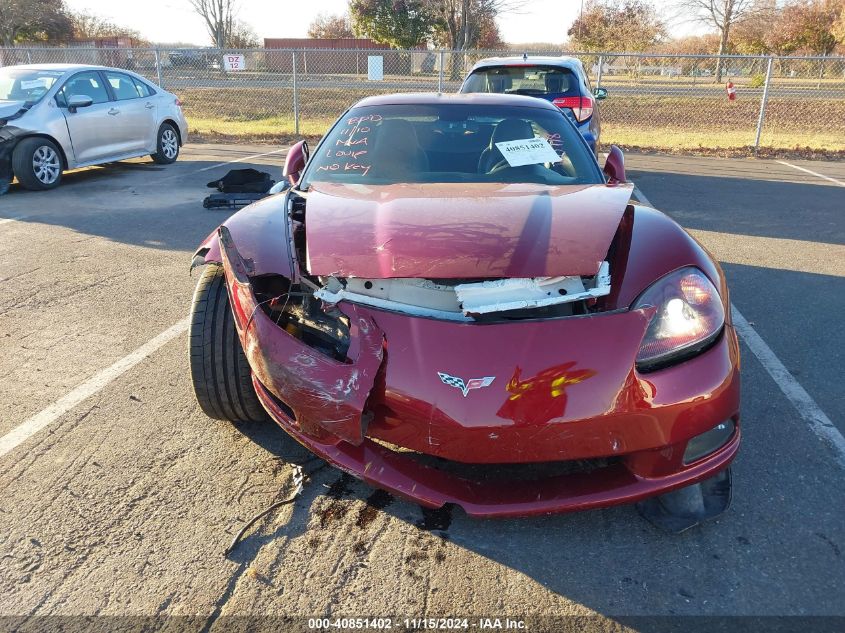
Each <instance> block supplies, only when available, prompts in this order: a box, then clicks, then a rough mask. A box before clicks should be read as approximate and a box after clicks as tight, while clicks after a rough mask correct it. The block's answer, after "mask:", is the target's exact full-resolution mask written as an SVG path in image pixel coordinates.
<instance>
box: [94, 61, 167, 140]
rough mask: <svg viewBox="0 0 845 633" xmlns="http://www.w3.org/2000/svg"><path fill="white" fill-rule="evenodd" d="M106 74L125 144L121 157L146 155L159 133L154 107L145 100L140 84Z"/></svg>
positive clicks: (152, 103) (107, 71)
mask: <svg viewBox="0 0 845 633" xmlns="http://www.w3.org/2000/svg"><path fill="white" fill-rule="evenodd" d="M103 74H104V75H105V77H106V82H107V83H108V87H109V88H110V89H111V92H112V95H113V96H114V99H115V104H114V107H115V108H116V109H117V110H118V113H117V115H116V116H115V121H116V123H117V126H118V127H119V130H117V133H118V135H119V137H120V139H121V141H122V143H123V149H124V151H123V152H122V153H130V152H144V151H146V150H147V149H148V148H149V147H150V139H152V138H155V133H156V130H155V123H156V107H155V103H154V102H153V100H152V99H151V98H149V96H144V94H143V93H142V91H141V90H140V89H139V87H138V84H137V83H136V82H135V81H134V80H133V79H132V77H131V76H129V75H127V74H126V73H121V72H117V71H114V70H104V71H103Z"/></svg>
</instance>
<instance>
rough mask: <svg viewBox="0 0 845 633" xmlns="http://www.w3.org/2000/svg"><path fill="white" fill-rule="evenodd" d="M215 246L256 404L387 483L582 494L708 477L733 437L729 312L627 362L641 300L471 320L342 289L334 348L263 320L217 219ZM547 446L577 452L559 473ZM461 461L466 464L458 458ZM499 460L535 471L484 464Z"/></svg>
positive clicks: (594, 503)
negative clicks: (606, 307)
mask: <svg viewBox="0 0 845 633" xmlns="http://www.w3.org/2000/svg"><path fill="white" fill-rule="evenodd" d="M221 247H222V248H221V254H222V259H223V264H224V270H225V272H226V277H227V285H228V288H229V294H230V300H231V304H232V309H233V313H234V315H235V322H236V325H237V329H238V334H239V337H240V339H241V342H242V345H243V347H244V350H245V352H246V355H247V358H248V360H249V362H250V366H251V368H252V370H253V383H254V385H255V389H256V392H257V394H258V397H259V399H260V401H261V402H262V404H263V406H264V408H265V409H266V410H267V411H268V413H269V414H270V416H271V417H272V418H273V419H274V420H275V421H276V422H277V423H278V424H279V425H280V426H281V427H282V428H283V429H284V430H285V431H286V432H288V433H289V434H290V435H291V436H292V437H294V438H295V439H296V440H297V441H299V442H300V443H301V444H303V445H304V446H306V447H307V448H308V449H310V450H311V451H312V452H314V453H315V454H317V455H319V456H320V457H322V458H324V459H326V460H327V461H329V462H330V463H332V464H334V465H335V466H337V467H338V468H340V469H341V470H344V471H346V472H348V473H349V474H351V475H353V476H355V477H358V478H360V479H363V480H364V481H366V482H368V483H370V484H372V485H374V486H377V487H380V488H383V489H386V490H388V491H390V492H392V493H395V494H396V495H398V496H401V497H404V498H406V499H409V500H412V501H415V502H417V503H420V504H422V505H425V506H428V507H440V506H442V505H443V504H446V503H454V504H458V505H460V506H462V507H463V508H464V510H465V511H466V512H467V513H468V514H470V515H473V516H490V517H492V516H516V515H531V514H545V513H552V512H568V511H575V510H583V509H588V508H595V507H603V506H610V505H615V504H623V503H631V502H634V501H637V500H640V499H643V498H646V497H649V496H653V495H657V494H661V493H664V492H668V491H670V490H673V489H676V488H680V487H682V486H686V485H690V484H693V483H696V482H698V481H701V480H703V479H706V478H709V477H711V476H713V475H714V474H716V473H717V472H719V471H721V470H722V469H724V468H726V467H727V466H728V465H729V464H730V462H731V461H732V460H733V458H734V456H735V454H736V452H737V450H738V447H739V441H740V432H739V426H738V422H739V352H738V345H737V340H736V335H735V333H734V330H733V328H732V327H731V325H730V324H727V325H726V326H725V331H724V333H723V335H722V336H721V337H720V339H719V340H718V341H717V342H716V343H715V345H713V346H712V347H711V348H710V349H708V350H707V351H705V352H704V353H702V354H700V355H699V356H697V357H695V358H693V359H690V360H688V361H686V362H684V363H681V364H679V365H676V366H674V367H670V368H667V369H663V370H660V371H656V372H652V373H649V374H644V375H640V374H639V373H638V372H636V371H635V369H634V367H633V359H634V356H635V355H636V350H637V349H638V346H639V342H640V340H641V338H642V334H643V331H644V328H645V325H646V323H647V321H648V315H647V314H642V313H637V312H633V311H631V312H627V311H621V312H617V313H615V314H609V313H605V314H601V315H595V316H587V317H579V318H569V319H562V320H556V321H531V322H518V323H509V324H505V325H480V324H453V323H444V322H440V321H435V320H432V319H421V318H412V317H408V316H407V315H397V314H393V313H387V312H382V311H378V310H374V309H367V308H364V307H362V306H355V305H344V304H343V303H341V304H340V307H341V309H342V310H343V311H344V312H345V313H346V314H347V316H349V317H350V321H351V323H352V327H351V341H352V345H351V346H350V350H349V360H348V361H347V362H340V361H335V360H333V359H330V358H327V357H326V356H324V355H322V354H321V353H320V352H318V351H316V350H314V349H312V348H310V347H308V346H307V345H306V344H305V343H303V342H302V341H300V340H298V339H296V338H294V337H293V336H291V335H290V334H288V333H287V332H286V331H284V330H283V329H281V328H279V327H278V326H276V324H275V323H273V322H272V320H271V319H270V318H269V317H268V316H267V315H266V314H265V313H264V312H263V311H262V310H261V309H260V308H258V307H257V300H256V298H255V295H254V293H253V291H252V288H251V284H250V281H249V276H248V272H249V268H248V266H249V264H248V262H245V261H243V260H241V258H240V256H239V255H238V253H237V250H236V249H235V248H234V244H232V243H231V241H230V240H229V239H228V237H227V236H226V235H223V234H221ZM561 361H564V362H561ZM514 367H515V368H516V369H514ZM485 368H490V370H491V374H490V375H495V376H497V377H496V380H498V381H499V382H496V380H494V381H493V382H492V383H491V385H490V386H489V387H487V388H483V389H478V390H474V391H470V392H468V393H467V394H466V395H464V394H463V393H462V391H461V390H460V389H455V388H454V385H448V384H446V383H444V382H442V381H441V379H440V378H438V371H437V370H440V369H442V370H451V371H453V372H454V374H455V375H458V376H462V377H463V378H466V379H469V378H477V377H481V376H483V375H484V372H483V371H482V369H485ZM505 368H510V370H511V371H510V372H505ZM509 378H510V379H509ZM365 412H366V413H365ZM729 419H730V420H733V421H734V422H735V423H737V427H736V428H737V430H736V432H735V433H734V436H733V437H732V438H731V439H730V440H729V441H728V443H727V444H725V445H724V446H722V447H721V448H719V449H718V450H716V451H715V452H713V453H711V454H710V455H707V456H706V457H704V458H701V459H699V460H697V461H695V462H693V463H691V464H688V465H686V464H684V463H683V455H684V451H685V449H686V445H687V441H688V440H689V439H690V438H692V437H694V436H696V435H699V434H700V433H703V432H705V431H707V430H709V429H711V428H713V427H714V426H716V425H717V424H719V423H721V422H724V421H726V420H729ZM560 462H565V463H566V464H569V463H573V462H574V463H578V462H588V464H587V465H588V466H589V467H588V468H573V469H570V470H566V472H562V473H561V471H560V469H556V468H555V466H557V465H559V463H560ZM469 464H471V465H472V466H473V468H474V470H472V469H463V470H462V467H464V466H467V465H469ZM502 464H508V468H510V469H513V468H521V467H522V466H524V467H525V470H526V471H528V470H533V471H536V472H537V473H538V476H532V477H521V476H520V477H513V478H509V479H504V480H503V479H502V478H501V477H497V476H490V477H487V476H485V474H484V473H485V472H489V473H491V474H495V471H496V470H497V466H499V465H502ZM544 466H550V467H549V468H548V469H544V468H543V467H544Z"/></svg>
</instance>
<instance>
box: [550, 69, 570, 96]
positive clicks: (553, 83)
mask: <svg viewBox="0 0 845 633" xmlns="http://www.w3.org/2000/svg"><path fill="white" fill-rule="evenodd" d="M565 79H566V77H564V76H563V73H546V77H545V81H546V92H549V93H559V92H566V88H568V86H567V85H565V84H566V83H568V82H565V81H564V80H565Z"/></svg>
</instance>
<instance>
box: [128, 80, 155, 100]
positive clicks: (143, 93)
mask: <svg viewBox="0 0 845 633" xmlns="http://www.w3.org/2000/svg"><path fill="white" fill-rule="evenodd" d="M132 81H133V82H134V83H135V90H136V91H137V92H138V96H139V97H152V96H153V95H154V94H155V92H153V89H152V88H150V87H149V86H148V85H147V84H145V83H144V82H143V81H141V80H140V79H135V77H132Z"/></svg>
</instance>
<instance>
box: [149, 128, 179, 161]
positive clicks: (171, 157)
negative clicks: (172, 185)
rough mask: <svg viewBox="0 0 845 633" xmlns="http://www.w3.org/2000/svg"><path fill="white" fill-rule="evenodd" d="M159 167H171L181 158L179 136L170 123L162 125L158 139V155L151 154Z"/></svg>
mask: <svg viewBox="0 0 845 633" xmlns="http://www.w3.org/2000/svg"><path fill="white" fill-rule="evenodd" d="M150 157H151V158H152V159H153V161H154V162H155V163H157V164H159V165H170V164H171V163H175V162H176V159H177V158H179V134H178V133H177V132H176V128H175V127H173V126H172V125H170V123H162V124H161V127H160V128H158V137H157V138H156V153H155V154H150Z"/></svg>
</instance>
